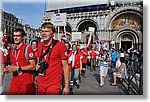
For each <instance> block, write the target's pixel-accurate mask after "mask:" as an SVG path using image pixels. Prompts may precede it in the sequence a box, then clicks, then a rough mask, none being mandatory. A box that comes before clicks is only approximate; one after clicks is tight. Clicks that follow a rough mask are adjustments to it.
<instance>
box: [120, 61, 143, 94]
mask: <svg viewBox="0 0 150 102" xmlns="http://www.w3.org/2000/svg"><path fill="white" fill-rule="evenodd" d="M127 73H128V78H125V79H123V82H122V84H123V86H124V87H125V89H126V91H127V92H128V94H137V95H143V63H142V62H134V61H132V60H130V61H128V63H127Z"/></svg>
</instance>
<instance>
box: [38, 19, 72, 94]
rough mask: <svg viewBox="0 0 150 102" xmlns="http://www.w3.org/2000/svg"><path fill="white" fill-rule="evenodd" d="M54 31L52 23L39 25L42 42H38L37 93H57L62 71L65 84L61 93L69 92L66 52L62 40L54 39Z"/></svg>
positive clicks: (59, 87) (59, 88)
mask: <svg viewBox="0 0 150 102" xmlns="http://www.w3.org/2000/svg"><path fill="white" fill-rule="evenodd" d="M55 33H56V29H55V27H54V25H53V24H52V23H50V22H45V23H43V24H42V25H41V35H42V40H43V42H40V43H39V44H38V53H39V63H38V64H37V66H36V70H37V71H38V72H39V74H38V94H40V95H58V94H60V91H61V86H62V85H61V84H62V73H63V72H64V80H65V86H64V88H63V91H62V94H69V92H70V89H69V67H68V54H67V49H66V46H65V44H64V43H63V42H60V41H58V40H54V39H53V36H54V34H55Z"/></svg>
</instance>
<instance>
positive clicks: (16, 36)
mask: <svg viewBox="0 0 150 102" xmlns="http://www.w3.org/2000/svg"><path fill="white" fill-rule="evenodd" d="M21 36H22V35H13V37H21Z"/></svg>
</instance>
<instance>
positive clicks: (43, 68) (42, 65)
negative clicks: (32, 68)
mask: <svg viewBox="0 0 150 102" xmlns="http://www.w3.org/2000/svg"><path fill="white" fill-rule="evenodd" d="M39 66H40V67H39V69H38V72H39V73H41V74H44V72H45V71H46V69H47V68H48V66H49V65H48V63H47V62H40V63H39Z"/></svg>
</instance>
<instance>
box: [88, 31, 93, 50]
mask: <svg viewBox="0 0 150 102" xmlns="http://www.w3.org/2000/svg"><path fill="white" fill-rule="evenodd" d="M91 39H92V33H90V37H89V40H88V44H87V48H88V49H89V50H91Z"/></svg>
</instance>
